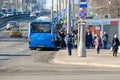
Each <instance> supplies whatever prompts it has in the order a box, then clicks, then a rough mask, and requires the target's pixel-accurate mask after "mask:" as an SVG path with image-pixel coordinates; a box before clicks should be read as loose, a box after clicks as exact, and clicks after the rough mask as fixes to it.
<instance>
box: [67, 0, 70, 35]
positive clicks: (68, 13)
mask: <svg viewBox="0 0 120 80" xmlns="http://www.w3.org/2000/svg"><path fill="white" fill-rule="evenodd" d="M69 33H70V0H68V1H67V34H69Z"/></svg>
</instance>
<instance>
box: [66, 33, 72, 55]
mask: <svg viewBox="0 0 120 80" xmlns="http://www.w3.org/2000/svg"><path fill="white" fill-rule="evenodd" d="M65 41H66V46H67V48H68V55H69V56H71V55H72V36H71V35H70V34H68V35H66V37H65Z"/></svg>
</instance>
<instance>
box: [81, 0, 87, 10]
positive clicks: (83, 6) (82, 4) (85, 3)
mask: <svg viewBox="0 0 120 80" xmlns="http://www.w3.org/2000/svg"><path fill="white" fill-rule="evenodd" d="M87 5H88V0H80V8H87Z"/></svg>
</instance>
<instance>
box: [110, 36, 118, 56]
mask: <svg viewBox="0 0 120 80" xmlns="http://www.w3.org/2000/svg"><path fill="white" fill-rule="evenodd" d="M119 44H120V42H119V39H118V36H117V34H115V35H114V38H113V40H112V47H113V56H115V57H117V52H118V46H119Z"/></svg>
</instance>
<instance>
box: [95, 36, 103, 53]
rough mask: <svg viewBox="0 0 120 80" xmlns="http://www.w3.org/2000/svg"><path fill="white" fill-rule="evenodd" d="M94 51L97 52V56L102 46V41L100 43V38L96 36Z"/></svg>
mask: <svg viewBox="0 0 120 80" xmlns="http://www.w3.org/2000/svg"><path fill="white" fill-rule="evenodd" d="M94 42H95V43H94V44H95V50H96V51H97V54H99V52H100V48H101V46H102V41H101V38H100V37H99V36H98V35H97V37H96V38H95V41H94Z"/></svg>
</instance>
